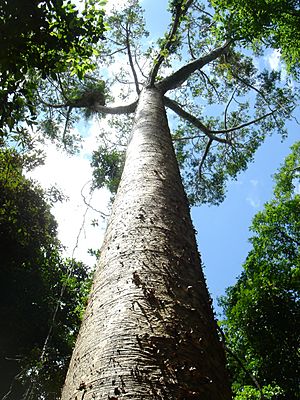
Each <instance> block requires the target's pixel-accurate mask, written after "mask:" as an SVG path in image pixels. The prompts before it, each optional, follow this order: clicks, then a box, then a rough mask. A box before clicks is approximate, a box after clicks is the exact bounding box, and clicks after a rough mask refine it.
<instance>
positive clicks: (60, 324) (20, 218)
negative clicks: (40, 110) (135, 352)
mask: <svg viewBox="0 0 300 400" xmlns="http://www.w3.org/2000/svg"><path fill="white" fill-rule="evenodd" d="M22 169H23V160H22V158H21V157H20V156H19V155H18V154H17V153H16V152H14V151H12V150H8V149H2V150H1V152H0V252H1V263H0V297H1V299H0V370H1V372H0V373H1V382H2V385H1V390H0V395H1V397H2V396H4V395H5V394H6V393H7V392H9V388H10V386H11V384H12V386H11V388H12V390H11V393H10V394H9V396H8V397H6V398H7V399H10V400H19V399H20V398H22V396H23V394H24V393H25V392H26V391H27V389H28V388H29V387H31V388H32V389H31V390H32V392H31V393H32V396H33V397H31V398H45V399H49V400H50V399H56V398H57V399H58V398H59V392H60V388H61V385H62V383H63V380H64V375H65V373H66V369H67V367H68V362H69V357H70V354H71V351H72V347H73V342H74V339H75V337H76V333H77V331H78V328H79V324H80V319H81V315H82V309H83V307H84V302H85V301H86V296H87V290H88V287H89V280H87V278H88V273H87V271H86V267H85V266H84V265H83V264H82V263H80V262H76V261H75V260H64V259H63V258H62V256H61V246H60V243H59V242H58V240H57V237H56V228H57V225H56V222H55V220H54V218H53V216H52V215H51V213H50V206H49V205H48V204H47V202H46V201H45V199H44V198H45V194H44V193H43V191H42V190H41V189H40V188H39V187H38V186H37V185H36V184H34V182H32V181H30V180H28V179H26V178H25V177H24V175H23V173H22ZM62 287H64V288H65V290H64V293H63V296H62V297H61V298H60V295H61V290H62ZM58 301H59V304H58ZM57 304H58V310H57V314H56V318H55V320H53V315H54V314H53V313H54V310H55V308H56V307H57ZM50 330H51V334H50V336H49V340H48V343H47V346H46V348H45V351H44V354H43V359H41V355H42V350H43V347H44V343H45V340H46V338H47V336H48V334H49V332H50Z"/></svg>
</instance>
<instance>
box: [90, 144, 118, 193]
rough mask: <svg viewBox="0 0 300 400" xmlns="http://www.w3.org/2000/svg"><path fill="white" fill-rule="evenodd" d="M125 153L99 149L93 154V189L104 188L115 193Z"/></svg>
mask: <svg viewBox="0 0 300 400" xmlns="http://www.w3.org/2000/svg"><path fill="white" fill-rule="evenodd" d="M124 161H125V153H124V152H120V151H118V150H116V149H112V150H109V149H107V148H104V147H99V148H98V150H96V151H94V152H93V156H92V162H91V166H92V168H93V187H94V188H96V187H97V188H101V187H104V186H106V187H107V189H109V190H110V192H111V193H113V194H115V193H117V190H118V186H119V183H120V179H121V175H122V171H123V166H124Z"/></svg>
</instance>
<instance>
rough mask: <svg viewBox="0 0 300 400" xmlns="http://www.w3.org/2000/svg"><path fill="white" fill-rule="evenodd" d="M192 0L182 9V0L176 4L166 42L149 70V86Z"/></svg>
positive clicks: (151, 84)
mask: <svg viewBox="0 0 300 400" xmlns="http://www.w3.org/2000/svg"><path fill="white" fill-rule="evenodd" d="M193 1H194V0H187V1H186V4H185V6H184V8H183V9H182V8H181V7H182V4H183V1H182V2H181V3H178V5H177V7H176V12H175V17H174V20H173V24H172V26H171V29H170V32H169V34H168V38H167V42H166V44H165V45H164V47H163V49H161V50H160V54H159V56H158V58H157V59H156V60H155V62H154V66H153V68H152V70H151V72H150V78H149V84H148V86H149V87H152V86H153V85H154V82H155V79H156V76H157V74H158V71H159V68H160V66H161V64H162V63H163V61H164V59H165V57H166V55H168V53H169V51H170V48H171V46H172V44H173V42H174V39H175V38H176V33H177V30H178V28H179V26H180V22H181V19H182V17H183V16H184V15H185V14H186V12H187V10H188V9H189V7H190V6H191V4H192V3H193Z"/></svg>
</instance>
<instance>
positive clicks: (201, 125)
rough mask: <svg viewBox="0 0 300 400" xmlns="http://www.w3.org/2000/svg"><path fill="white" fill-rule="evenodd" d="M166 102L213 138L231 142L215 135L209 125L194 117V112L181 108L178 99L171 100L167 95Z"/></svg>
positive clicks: (221, 141) (178, 113)
mask: <svg viewBox="0 0 300 400" xmlns="http://www.w3.org/2000/svg"><path fill="white" fill-rule="evenodd" d="M164 102H165V105H166V106H167V107H169V108H170V109H171V110H173V111H174V112H175V113H176V114H177V115H179V117H181V118H183V119H185V120H186V121H188V122H190V123H191V124H193V125H194V126H195V127H196V128H198V129H200V131H201V132H203V133H204V134H205V135H206V136H207V137H209V138H210V139H211V140H216V141H217V142H220V143H226V144H230V142H229V141H228V140H226V139H224V138H219V137H218V136H215V135H214V132H212V131H211V130H210V129H209V128H207V126H205V125H204V124H203V123H202V122H201V121H200V120H199V119H198V118H196V117H194V116H193V115H192V114H190V113H188V112H187V111H185V110H184V109H183V108H181V107H180V105H179V104H178V103H177V102H176V101H174V100H171V99H169V98H168V97H166V96H165V97H164ZM196 137H197V136H196Z"/></svg>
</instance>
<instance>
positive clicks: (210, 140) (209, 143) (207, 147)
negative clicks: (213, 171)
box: [198, 138, 213, 178]
mask: <svg viewBox="0 0 300 400" xmlns="http://www.w3.org/2000/svg"><path fill="white" fill-rule="evenodd" d="M212 142H213V140H212V139H210V138H209V139H208V142H207V145H206V147H205V151H204V154H203V156H202V159H201V162H200V164H199V169H198V174H199V178H201V177H202V167H203V164H204V162H205V159H206V157H207V155H208V152H209V149H210V146H211V144H212Z"/></svg>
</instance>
